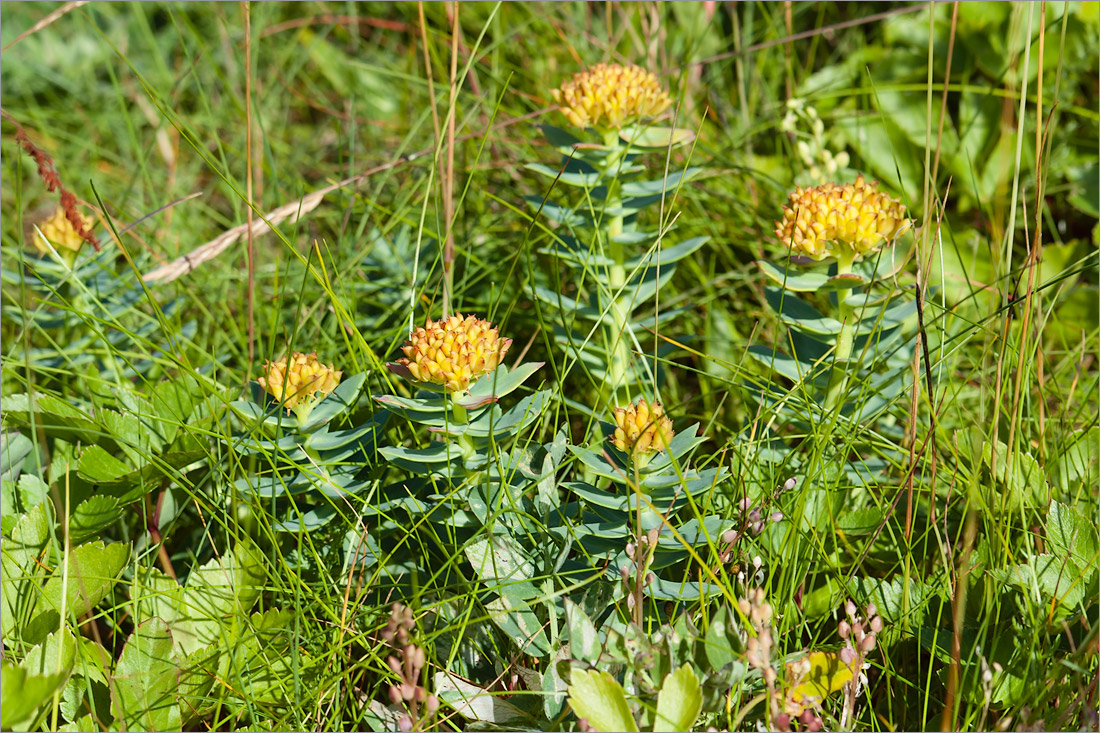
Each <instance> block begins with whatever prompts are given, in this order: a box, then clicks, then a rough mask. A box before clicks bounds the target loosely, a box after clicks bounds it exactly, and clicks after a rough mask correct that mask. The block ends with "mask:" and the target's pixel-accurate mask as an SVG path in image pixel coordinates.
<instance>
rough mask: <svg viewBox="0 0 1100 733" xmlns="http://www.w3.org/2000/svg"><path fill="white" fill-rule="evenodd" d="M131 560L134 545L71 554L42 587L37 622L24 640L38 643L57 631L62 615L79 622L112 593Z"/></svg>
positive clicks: (95, 546)
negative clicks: (131, 546)
mask: <svg viewBox="0 0 1100 733" xmlns="http://www.w3.org/2000/svg"><path fill="white" fill-rule="evenodd" d="M129 559H130V545H129V544H123V543H121V542H115V543H112V544H110V545H104V544H103V542H102V541H98V542H90V543H88V544H86V545H81V546H80V547H77V548H75V549H73V550H71V551H70V552H69V553H68V555H67V556H66V557H65V560H64V562H63V563H62V566H61V567H58V568H57V569H56V570H55V571H54V572H53V574H52V575H50V577H49V578H47V580H46V583H45V584H44V585H43V586H42V591H41V593H40V594H39V597H38V604H37V605H36V606H35V609H34V618H32V619H31V621H30V623H29V624H27V628H26V630H25V631H24V635H23V638H24V640H26V641H29V642H31V643H35V642H37V641H39V640H41V639H43V638H45V636H46V635H47V634H48V633H50V632H51V631H53V630H54V629H56V628H57V626H58V624H59V623H61V620H62V619H61V613H62V611H64V613H65V614H66V618H79V617H81V616H83V615H84V614H86V613H88V611H90V610H92V609H93V608H94V607H95V605H96V604H97V603H99V602H100V601H101V600H103V598H104V597H105V596H106V595H107V594H108V593H109V592H110V590H111V588H112V587H114V584H115V582H116V580H117V578H118V576H119V574H120V573H121V572H122V568H124V567H125V566H126V563H127V561H128V560H129Z"/></svg>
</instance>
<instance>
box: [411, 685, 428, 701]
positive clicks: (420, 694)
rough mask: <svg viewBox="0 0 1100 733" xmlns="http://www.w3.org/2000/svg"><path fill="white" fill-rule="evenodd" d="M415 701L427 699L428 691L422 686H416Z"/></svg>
mask: <svg viewBox="0 0 1100 733" xmlns="http://www.w3.org/2000/svg"><path fill="white" fill-rule="evenodd" d="M414 697H415V698H416V701H417V702H424V701H425V700H427V699H428V691H427V690H425V689H424V688H423V687H417V688H416V695H415V696H414Z"/></svg>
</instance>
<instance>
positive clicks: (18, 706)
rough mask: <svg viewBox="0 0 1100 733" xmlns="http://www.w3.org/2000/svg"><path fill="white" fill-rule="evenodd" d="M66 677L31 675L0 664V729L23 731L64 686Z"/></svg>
mask: <svg viewBox="0 0 1100 733" xmlns="http://www.w3.org/2000/svg"><path fill="white" fill-rule="evenodd" d="M66 676H67V675H65V674H61V673H57V674H49V675H35V674H31V673H30V672H28V671H27V670H25V669H23V668H21V667H17V666H16V665H14V664H12V663H11V662H8V661H7V660H4V661H3V662H0V699H3V701H4V704H3V705H0V727H2V728H3V729H4V730H27V729H28V727H29V726H30V723H31V722H32V720H33V719H34V715H35V713H36V712H37V711H38V709H39V708H40V707H41V706H42V705H43V704H44V703H45V702H46V701H47V700H49V698H50V697H51V696H52V695H53V693H54V691H56V690H57V688H59V687H61V685H62V684H63V683H64V682H65V677H66Z"/></svg>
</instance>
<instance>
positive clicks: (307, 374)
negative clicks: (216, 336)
mask: <svg viewBox="0 0 1100 733" xmlns="http://www.w3.org/2000/svg"><path fill="white" fill-rule="evenodd" d="M343 375H344V373H343V372H341V371H337V370H336V369H334V368H333V367H332V366H325V365H324V364H322V363H321V362H320V361H318V360H317V352H313V353H312V354H302V353H300V352H298V351H295V352H294V353H292V354H291V355H290V357H284V358H282V359H280V360H279V361H269V362H265V363H264V376H262V377H260V378H259V379H257V380H256V381H257V382H259V384H260V386H261V387H263V388H264V391H265V392H267V393H268V394H270V395H271V396H272V397H274V398H275V399H276V400H278V401H279V403H280V404H281V405H282V406H283V407H285V408H286V409H288V410H294V411H295V412H296V413H297V414H298V417H299V419H305V417H304V416H305V415H306V414H308V413H309V411H310V410H311V409H312V408H313V406H314V405H316V404H317V403H318V402H320V401H321V400H323V399H324V398H325V397H327V396H328V395H329V394H331V393H332V391H333V390H334V389H336V386H337V385H338V384H340V378H341V377H342V376H343Z"/></svg>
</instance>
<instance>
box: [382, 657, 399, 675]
mask: <svg viewBox="0 0 1100 733" xmlns="http://www.w3.org/2000/svg"><path fill="white" fill-rule="evenodd" d="M386 664H388V665H389V667H390V670H391V671H392V672H393V673H394V674H395V675H397V676H398V677H401V676H402V674H401V661H400V660H399V659H398V658H397V657H395V656H392V655H391V656H388V657H386Z"/></svg>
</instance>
